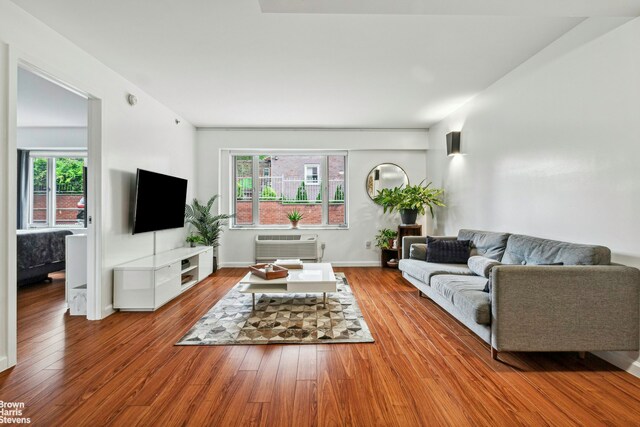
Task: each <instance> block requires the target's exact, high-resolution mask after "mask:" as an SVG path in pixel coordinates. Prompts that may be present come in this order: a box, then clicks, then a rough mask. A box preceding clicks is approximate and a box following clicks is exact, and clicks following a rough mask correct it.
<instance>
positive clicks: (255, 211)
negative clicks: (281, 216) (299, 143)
mask: <svg viewBox="0 0 640 427" xmlns="http://www.w3.org/2000/svg"><path fill="white" fill-rule="evenodd" d="M265 155H270V156H272V157H277V156H300V157H303V156H322V157H323V159H322V161H321V163H313V165H316V166H318V172H319V175H318V178H319V180H320V182H319V183H316V184H313V183H310V185H322V187H321V191H322V203H321V206H322V223H321V224H300V225H299V227H298V228H299V229H310V230H313V229H325V230H348V229H349V203H348V199H349V197H350V192H349V152H348V151H346V150H344V151H342V150H340V151H318V150H269V149H266V150H259V151H256V150H250V151H249V150H230V151H229V152H228V156H229V172H230V173H229V177H230V180H229V181H230V182H229V194H230V195H231V197H230V198H229V199H230V203H229V213H230V214H233V215H234V217H233V219H232V220H231V221H230V224H229V229H230V230H242V229H262V230H269V229H271V230H282V229H285V230H287V229H291V227H290V226H289V225H288V224H259V223H258V222H259V220H260V194H259V193H260V188H259V185H260V184H259V182H260V180H259V178H260V177H259V171H260V167H259V156H265ZM239 156H251V157H252V191H251V201H252V221H253V222H252V224H237V223H236V219H237V216H235V214H236V213H237V206H236V203H237V198H236V182H237V179H238V177H237V170H236V160H235V159H236V157H239ZM330 156H342V157H344V182H343V191H344V194H345V197H344V223H342V224H329V205H330V203H329V157H330ZM309 164H310V163H309ZM306 165H307V164H305V166H306ZM302 182H305V185H308V184H307V183H306V176H305V177H304V178H303V180H302Z"/></svg>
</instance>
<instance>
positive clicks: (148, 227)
mask: <svg viewBox="0 0 640 427" xmlns="http://www.w3.org/2000/svg"><path fill="white" fill-rule="evenodd" d="M186 201H187V180H186V179H182V178H178V177H175V176H169V175H163V174H161V173H157V172H151V171H147V170H143V169H138V173H137V176H136V199H135V205H134V208H133V234H137V233H145V232H147V231H158V230H166V229H169V228H179V227H184V206H185V203H186Z"/></svg>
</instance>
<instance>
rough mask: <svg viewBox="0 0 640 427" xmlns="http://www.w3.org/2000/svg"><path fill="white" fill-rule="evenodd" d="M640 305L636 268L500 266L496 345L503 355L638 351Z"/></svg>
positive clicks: (494, 310)
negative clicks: (539, 352) (512, 353)
mask: <svg viewBox="0 0 640 427" xmlns="http://www.w3.org/2000/svg"><path fill="white" fill-rule="evenodd" d="M639 303H640V270H638V269H636V268H631V267H625V266H612V265H602V266H597V265H594V266H518V265H499V266H496V267H494V268H493V270H492V289H491V344H492V347H493V348H495V349H497V350H499V351H501V350H506V351H598V350H602V351H605V350H638V347H639V341H640V339H639V337H640V333H639V329H640V325H639V323H640V320H639V319H640V313H639V311H640V305H639Z"/></svg>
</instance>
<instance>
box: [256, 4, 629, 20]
mask: <svg viewBox="0 0 640 427" xmlns="http://www.w3.org/2000/svg"><path fill="white" fill-rule="evenodd" d="M259 1H260V6H261V8H262V11H263V12H275V13H349V14H352V13H357V14H362V13H368V14H399V15H484V16H489V15H493V16H550V17H551V16H567V17H578V18H579V17H583V18H586V17H590V16H617V17H623V16H638V14H640V2H639V1H638V0H561V1H559V0H506V1H505V0H322V1H309V0H259Z"/></svg>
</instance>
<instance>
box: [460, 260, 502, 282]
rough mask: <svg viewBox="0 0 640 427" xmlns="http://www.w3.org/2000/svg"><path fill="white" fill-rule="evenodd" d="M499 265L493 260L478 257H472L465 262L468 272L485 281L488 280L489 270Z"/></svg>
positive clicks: (498, 262)
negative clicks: (484, 278)
mask: <svg viewBox="0 0 640 427" xmlns="http://www.w3.org/2000/svg"><path fill="white" fill-rule="evenodd" d="M500 264H501V262H500V261H496V260H495V259H491V258H487V257H483V256H480V255H476V256H472V257H470V258H469V261H467V266H468V267H469V270H471V271H473V273H474V274H476V275H478V276H482V277H486V278H487V279H488V278H489V273H491V269H492V268H493V267H495V266H496V265H500Z"/></svg>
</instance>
